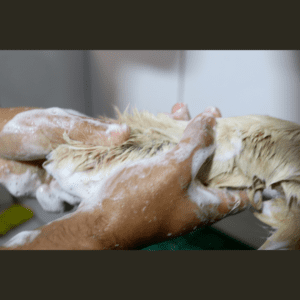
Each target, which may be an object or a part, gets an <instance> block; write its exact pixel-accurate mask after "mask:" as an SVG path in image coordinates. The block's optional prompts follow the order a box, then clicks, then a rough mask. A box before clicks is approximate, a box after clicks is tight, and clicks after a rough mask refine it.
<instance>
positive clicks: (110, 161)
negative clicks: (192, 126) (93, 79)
mask: <svg viewBox="0 0 300 300" xmlns="http://www.w3.org/2000/svg"><path fill="white" fill-rule="evenodd" d="M116 111H117V113H118V117H119V118H118V120H117V121H118V123H126V124H127V125H128V126H129V127H130V129H131V133H130V137H129V139H128V140H127V141H125V142H124V143H123V144H122V145H118V146H101V145H99V146H89V145H84V144H83V143H81V142H79V141H74V140H71V139H70V138H69V137H68V135H67V134H66V133H64V135H63V137H64V139H65V141H66V144H62V145H60V146H59V147H57V148H56V149H55V150H54V151H53V152H52V158H51V160H49V161H46V162H45V164H48V163H49V162H53V161H54V162H55V163H56V167H59V168H61V167H63V166H64V165H66V164H68V165H72V166H73V168H74V171H87V170H90V171H92V172H98V171H99V170H100V169H102V170H108V169H110V168H112V167H113V166H115V165H116V164H122V163H126V162H128V161H134V160H137V159H142V158H147V157H152V156H154V155H156V154H157V153H158V152H160V151H163V152H164V151H168V150H170V149H171V148H172V147H174V146H175V145H176V144H177V143H178V142H179V140H180V138H181V136H182V134H183V131H184V129H185V127H186V126H185V125H184V124H181V123H180V122H177V121H174V120H172V119H171V118H169V117H168V116H166V115H165V114H159V115H158V116H157V117H155V116H154V115H153V114H151V113H149V112H147V111H143V112H138V110H137V109H134V111H133V113H132V114H129V113H128V112H127V110H126V111H125V112H124V113H123V114H121V113H120V112H119V111H118V110H117V109H116ZM100 118H101V120H102V121H103V122H110V119H108V118H104V117H100Z"/></svg>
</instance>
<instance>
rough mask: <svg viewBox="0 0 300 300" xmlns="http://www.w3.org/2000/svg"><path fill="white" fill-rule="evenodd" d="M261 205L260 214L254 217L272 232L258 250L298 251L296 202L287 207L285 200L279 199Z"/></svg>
mask: <svg viewBox="0 0 300 300" xmlns="http://www.w3.org/2000/svg"><path fill="white" fill-rule="evenodd" d="M262 205H263V207H262V212H261V213H254V215H255V216H256V217H257V218H258V219H259V220H260V221H261V222H263V223H265V224H267V225H269V226H271V227H273V230H272V232H271V235H270V236H269V237H268V239H267V240H266V241H265V242H264V244H263V245H262V246H261V247H260V248H259V249H258V250H299V249H300V215H299V208H298V205H297V203H296V201H292V203H291V204H290V206H287V205H286V199H285V198H284V197H279V198H275V199H272V200H268V201H264V202H263V204H262Z"/></svg>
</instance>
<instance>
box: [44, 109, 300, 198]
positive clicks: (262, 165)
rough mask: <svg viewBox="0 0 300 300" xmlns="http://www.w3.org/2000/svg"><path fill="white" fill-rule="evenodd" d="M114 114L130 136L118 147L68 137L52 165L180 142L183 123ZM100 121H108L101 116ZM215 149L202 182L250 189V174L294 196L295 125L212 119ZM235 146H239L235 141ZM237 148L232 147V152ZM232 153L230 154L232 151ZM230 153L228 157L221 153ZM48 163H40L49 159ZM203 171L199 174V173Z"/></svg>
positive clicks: (110, 162) (92, 163) (297, 173)
mask: <svg viewBox="0 0 300 300" xmlns="http://www.w3.org/2000/svg"><path fill="white" fill-rule="evenodd" d="M117 113H118V120H117V122H118V123H125V124H127V125H128V126H129V127H130V128H131V134H130V138H129V139H128V140H127V141H126V142H124V143H123V144H122V145H119V146H111V147H109V146H89V145H84V144H82V143H80V142H78V141H74V140H71V139H70V138H69V137H68V136H67V135H66V134H64V138H65V140H66V144H63V145H60V146H59V147H57V148H56V149H55V150H54V151H53V152H52V159H51V161H54V162H55V163H56V166H57V167H60V168H61V167H63V166H64V165H65V164H71V165H72V166H73V167H74V171H75V170H76V171H86V170H90V171H91V172H98V171H99V170H100V169H103V170H108V169H110V168H111V167H113V166H115V165H116V164H122V163H126V162H129V161H134V160H138V159H142V158H147V157H151V156H154V155H156V154H157V153H159V152H160V151H168V150H170V149H171V148H172V147H174V146H175V145H176V144H177V143H178V142H179V140H180V138H181V136H182V134H183V131H184V129H185V127H186V125H187V122H182V121H175V120H173V119H171V118H169V117H167V116H166V115H164V114H158V115H157V116H154V115H153V114H151V113H149V112H147V111H143V112H138V111H137V109H135V110H134V111H133V113H132V114H129V113H128V112H127V110H126V111H125V112H124V113H123V114H121V113H120V112H119V111H117ZM101 118H102V120H103V121H107V122H109V120H110V119H106V118H103V117H101ZM216 132H217V136H216V142H217V149H216V151H215V154H214V159H213V160H212V162H211V165H210V166H209V168H208V170H206V171H207V174H206V177H205V176H202V175H203V174H202V175H201V174H200V173H201V172H199V174H198V175H199V176H198V178H199V179H201V180H202V182H203V183H204V184H205V185H209V186H211V187H218V188H226V187H231V188H240V189H248V188H251V187H252V185H253V182H254V178H259V179H260V180H261V181H262V182H264V185H265V187H273V186H275V185H278V184H280V185H281V187H282V189H283V191H284V193H285V196H286V200H287V201H288V202H290V201H291V200H292V199H296V200H298V202H299V199H300V186H299V184H300V147H299V145H300V125H298V124H295V123H292V122H289V121H284V120H280V119H277V118H273V117H269V116H259V115H250V116H243V117H232V118H218V119H217V130H216ZM238 144H240V149H236V147H237V146H236V145H238ZM237 150H238V151H237ZM235 151H236V153H235ZM228 153H231V155H232V154H233V155H232V157H230V158H228V159H222V158H224V157H225V158H226V155H228ZM49 162H50V161H48V162H46V164H47V163H49ZM202 173H203V172H202Z"/></svg>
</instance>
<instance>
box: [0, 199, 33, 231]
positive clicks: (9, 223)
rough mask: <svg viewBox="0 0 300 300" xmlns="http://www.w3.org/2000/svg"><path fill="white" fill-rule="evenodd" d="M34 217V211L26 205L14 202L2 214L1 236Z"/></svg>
mask: <svg viewBox="0 0 300 300" xmlns="http://www.w3.org/2000/svg"><path fill="white" fill-rule="evenodd" d="M32 217H33V212H32V211H31V210H30V209H29V208H27V207H24V206H21V205H19V204H14V205H12V206H10V207H9V208H8V209H6V210H4V211H2V212H1V214H0V236H1V235H4V234H6V233H7V232H8V231H9V230H11V229H13V228H15V227H17V226H19V225H21V224H22V223H24V222H26V221H28V220H29V219H31V218H32Z"/></svg>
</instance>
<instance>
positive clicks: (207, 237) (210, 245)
mask: <svg viewBox="0 0 300 300" xmlns="http://www.w3.org/2000/svg"><path fill="white" fill-rule="evenodd" d="M142 250H146V251H159V250H172V251H176V250H255V249H254V248H251V247H250V246H248V245H245V244H243V243H241V242H240V241H237V240H235V239H233V238H232V237H230V236H227V235H226V234H224V233H222V232H220V231H218V230H216V229H214V228H212V227H206V228H203V229H198V230H196V231H194V232H191V233H189V234H187V235H184V236H180V237H177V238H174V239H172V240H169V241H166V242H162V243H159V244H155V245H152V246H149V247H146V248H143V249H142Z"/></svg>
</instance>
